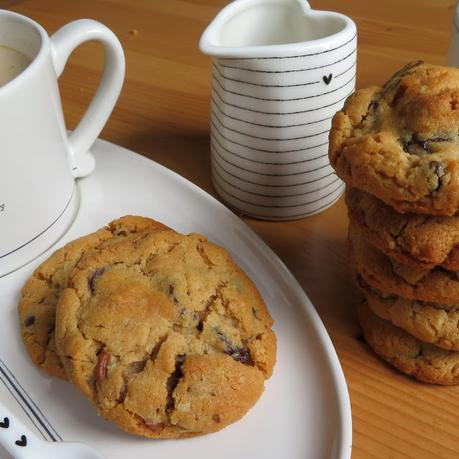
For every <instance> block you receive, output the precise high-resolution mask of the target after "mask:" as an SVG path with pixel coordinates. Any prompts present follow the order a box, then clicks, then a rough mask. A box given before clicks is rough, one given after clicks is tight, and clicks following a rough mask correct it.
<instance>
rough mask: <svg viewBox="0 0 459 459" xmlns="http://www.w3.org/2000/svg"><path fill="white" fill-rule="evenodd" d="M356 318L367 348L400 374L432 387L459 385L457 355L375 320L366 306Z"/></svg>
mask: <svg viewBox="0 0 459 459" xmlns="http://www.w3.org/2000/svg"><path fill="white" fill-rule="evenodd" d="M358 317H359V322H360V326H361V327H362V331H363V335H364V337H365V341H366V342H367V344H368V345H369V346H370V348H371V349H372V350H373V351H374V353H375V354H377V355H378V356H379V357H381V358H382V359H384V360H385V361H386V362H388V363H389V364H391V365H393V366H394V367H395V368H397V369H398V370H400V371H401V372H402V373H405V374H407V375H409V376H412V377H413V378H415V379H417V380H419V381H423V382H427V383H431V384H441V385H452V384H458V383H459V352H455V351H447V350H445V349H440V348H438V347H436V346H433V345H432V344H427V343H423V342H422V341H419V340H417V339H416V338H414V337H413V336H411V335H410V334H408V333H406V332H405V331H403V330H402V329H401V328H398V327H396V326H395V325H392V324H391V323H390V322H388V321H385V320H382V319H380V318H379V317H377V316H376V315H375V314H373V312H371V310H370V309H369V308H368V306H367V305H366V304H365V303H363V304H361V305H360V306H359V308H358Z"/></svg>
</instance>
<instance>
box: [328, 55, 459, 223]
mask: <svg viewBox="0 0 459 459" xmlns="http://www.w3.org/2000/svg"><path fill="white" fill-rule="evenodd" d="M458 132H459V69H456V68H449V67H441V66H436V65H428V64H424V63H422V62H414V63H410V64H408V65H407V66H405V67H404V68H403V69H401V70H400V71H398V72H397V73H396V74H395V75H393V76H392V78H390V80H389V81H388V82H387V83H386V84H385V85H384V86H383V87H370V88H366V89H361V90H359V91H357V92H355V93H354V94H353V95H352V96H350V97H349V98H348V100H347V101H346V103H345V105H344V108H343V110H342V111H340V112H338V113H337V114H336V115H335V116H334V118H333V123H332V129H331V131H330V144H329V156H330V162H331V164H332V166H333V167H334V169H335V170H336V172H337V174H338V176H339V177H340V178H341V179H343V180H344V181H345V182H346V183H347V184H348V185H350V186H353V187H356V188H359V189H361V190H364V191H367V192H368V193H370V194H373V195H375V196H377V197H378V198H379V199H381V200H382V201H384V202H385V203H386V204H388V205H390V206H392V207H393V208H394V209H395V210H397V212H400V213H405V212H414V213H422V214H431V215H447V216H451V215H454V214H455V213H456V211H457V210H458V208H459V160H458V157H457V151H458V149H459V137H458Z"/></svg>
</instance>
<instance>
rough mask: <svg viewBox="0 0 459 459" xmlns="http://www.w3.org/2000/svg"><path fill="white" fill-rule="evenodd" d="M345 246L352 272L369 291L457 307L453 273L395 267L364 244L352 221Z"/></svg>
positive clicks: (458, 298)
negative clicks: (358, 276) (349, 257)
mask: <svg viewBox="0 0 459 459" xmlns="http://www.w3.org/2000/svg"><path fill="white" fill-rule="evenodd" d="M349 243H350V253H351V260H352V263H353V267H354V269H355V271H356V272H357V274H359V275H360V276H361V277H362V278H363V279H364V281H365V282H366V283H367V284H368V285H370V286H371V287H372V288H374V289H376V290H379V291H380V292H384V293H389V294H393V295H397V296H401V297H403V298H407V299H409V300H419V301H429V302H432V303H438V304H442V305H444V307H445V308H448V307H450V308H451V307H455V306H456V305H458V304H459V279H458V277H457V274H456V272H454V271H447V270H446V269H444V268H440V267H436V268H434V269H432V270H415V269H413V268H410V267H407V266H406V265H402V264H399V263H397V262H395V261H394V260H391V259H390V258H389V257H388V256H387V255H385V254H383V253H382V252H380V251H379V250H377V249H376V248H375V247H373V246H372V245H371V244H369V243H368V242H366V241H365V238H364V237H363V236H362V234H361V233H360V232H359V230H358V229H357V228H356V227H355V226H354V225H353V224H352V222H351V224H350V225H349Z"/></svg>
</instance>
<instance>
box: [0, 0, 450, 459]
mask: <svg viewBox="0 0 459 459" xmlns="http://www.w3.org/2000/svg"><path fill="white" fill-rule="evenodd" d="M226 3H227V2H226V1H225V0H24V1H21V0H19V1H15V0H0V7H4V8H10V9H12V10H15V11H18V12H20V13H23V14H25V15H27V16H30V17H32V18H33V19H35V20H37V21H38V22H39V23H41V24H42V25H43V26H44V27H45V28H46V29H47V30H48V31H49V32H50V33H52V32H54V31H55V30H57V29H58V28H59V27H60V26H61V25H63V24H64V23H66V22H68V21H70V20H72V19H76V18H82V17H90V18H93V19H97V20H99V21H102V22H104V23H105V24H106V25H107V26H108V27H110V28H111V29H112V30H113V31H114V32H115V33H116V34H117V35H118V37H119V38H120V40H121V42H122V44H123V47H124V50H125V53H126V63H127V73H126V82H125V85H124V89H123V92H122V95H121V97H120V100H119V102H118V105H117V107H116V109H115V111H114V113H113V115H112V117H111V119H110V121H109V122H108V124H107V126H106V128H105V129H104V131H103V133H102V135H101V137H103V138H104V139H107V140H110V141H112V142H114V143H117V144H119V145H122V146H124V147H127V148H129V149H131V150H134V151H137V152H139V153H141V154H143V155H145V156H147V157H149V158H151V159H153V160H155V161H157V162H159V163H161V164H164V165H165V166H167V167H169V168H170V169H173V170H174V171H176V172H178V173H179V174H181V175H183V176H184V177H186V178H188V179H189V180H191V181H192V182H194V183H196V184H197V185H199V186H200V187H202V188H204V189H205V190H206V191H208V192H210V193H212V194H214V195H215V191H214V190H213V188H212V185H211V183H210V178H209V176H210V165H209V93H210V87H209V83H210V62H209V59H208V58H207V57H205V56H203V55H201V54H200V52H199V51H198V47H197V44H198V40H199V37H200V34H201V32H202V30H203V29H204V27H205V26H206V24H207V23H209V22H210V20H211V19H212V18H213V17H214V15H215V14H216V13H217V11H218V10H219V9H220V8H221V7H223V6H224V5H225V4H226ZM311 3H312V4H313V6H314V7H315V8H317V9H331V10H336V11H340V12H342V13H345V14H347V15H349V16H351V17H352V18H353V19H354V20H355V21H356V23H357V27H358V32H359V51H358V81H357V85H358V86H359V87H361V86H365V85H368V84H373V83H381V82H383V81H384V80H386V79H387V77H388V76H389V75H391V74H392V73H393V72H394V71H395V70H396V69H397V68H399V67H401V66H402V65H403V64H405V63H406V62H408V61H410V60H414V59H419V58H421V59H424V60H427V61H430V62H434V63H444V62H445V55H446V51H447V46H448V40H449V35H450V30H451V21H452V16H453V8H454V3H455V2H454V0H403V1H399V0H385V1H378V0H376V1H372V0H347V1H342V0H312V2H311ZM101 62H102V52H101V48H100V47H99V45H96V44H92V43H91V44H87V45H84V46H83V47H81V48H80V49H78V50H77V51H76V52H75V53H74V55H73V56H72V58H71V60H70V62H69V64H68V65H67V67H66V70H65V72H64V75H63V76H62V78H61V80H60V86H61V91H62V98H63V103H64V109H65V116H66V120H67V126H68V127H69V128H73V127H74V126H75V124H76V122H77V121H78V120H79V118H80V116H81V114H82V113H83V111H84V110H85V108H86V106H87V104H88V102H89V100H90V98H91V95H92V93H93V91H94V88H95V87H96V84H97V82H98V79H99V75H100V68H101ZM245 221H246V222H247V223H248V224H249V225H250V226H251V227H252V228H253V229H254V230H255V231H256V232H257V233H258V234H259V235H260V236H261V237H262V238H263V239H264V240H265V241H266V242H267V243H268V245H270V246H271V247H272V248H273V249H274V251H275V252H276V253H277V254H278V255H279V256H280V258H281V259H282V260H283V261H284V262H285V263H286V264H287V266H288V267H289V268H290V270H291V271H292V272H293V274H294V275H295V276H296V278H297V279H298V280H299V282H300V283H301V285H302V286H303V288H304V289H305V291H306V292H307V293H308V295H309V297H310V298H311V300H312V302H313V304H314V305H315V307H316V308H317V311H318V312H319V314H320V316H321V318H322V320H323V321H324V323H325V325H326V327H327V329H328V331H329V333H330V335H331V338H332V340H333V343H334V345H335V347H336V350H337V353H338V356H339V358H340V360H341V364H342V366H343V369H344V373H345V376H346V379H347V383H348V386H349V391H350V396H351V401H352V411H353V430H354V440H353V444H354V447H353V458H355V459H358V458H365V459H366V458H384V459H388V458H416V459H420V458H455V457H459V429H458V428H457V420H458V417H457V413H458V412H459V388H455V387H451V388H443V387H435V386H428V385H424V384H420V383H416V382H414V381H412V380H410V379H408V378H406V377H404V376H402V375H400V374H398V373H397V372H395V371H394V370H392V369H391V368H390V367H389V366H387V365H385V364H384V363H382V362H381V361H380V360H378V359H377V358H376V357H374V356H373V355H372V354H371V353H370V352H369V350H368V349H367V347H366V345H365V344H364V343H363V342H362V341H360V340H359V339H358V336H359V329H358V326H357V323H356V317H355V305H356V302H357V301H358V295H357V293H356V292H355V290H354V288H353V287H352V284H351V282H350V276H349V272H348V257H347V253H346V229H347V216H346V210H345V207H344V204H343V201H342V200H341V201H340V202H338V203H337V204H336V205H334V206H333V207H332V208H331V209H329V210H327V211H325V212H323V213H321V214H319V215H317V216H314V217H309V218H306V219H303V220H298V221H292V222H286V223H271V222H262V221H256V220H252V219H248V218H246V219H245ZM280 459H281V458H280ZM285 459H288V458H285ZM308 459H326V458H308Z"/></svg>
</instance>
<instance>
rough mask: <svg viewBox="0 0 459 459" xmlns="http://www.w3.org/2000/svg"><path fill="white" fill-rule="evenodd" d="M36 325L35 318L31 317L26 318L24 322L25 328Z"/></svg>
mask: <svg viewBox="0 0 459 459" xmlns="http://www.w3.org/2000/svg"><path fill="white" fill-rule="evenodd" d="M34 323H35V316H29V317H27V318H26V320H24V326H26V327H30V326H31V325H33V324H34Z"/></svg>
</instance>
